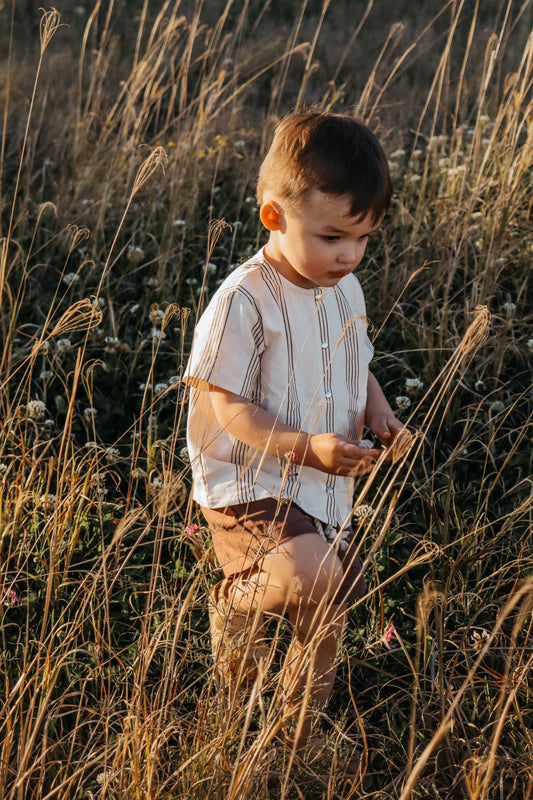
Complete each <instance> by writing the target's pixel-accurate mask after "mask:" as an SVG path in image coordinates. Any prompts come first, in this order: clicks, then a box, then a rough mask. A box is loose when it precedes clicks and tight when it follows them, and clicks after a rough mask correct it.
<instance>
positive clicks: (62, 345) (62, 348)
mask: <svg viewBox="0 0 533 800" xmlns="http://www.w3.org/2000/svg"><path fill="white" fill-rule="evenodd" d="M56 347H57V351H58V353H65V352H66V351H67V350H70V348H71V347H72V342H71V341H70V339H58V340H57V342H56Z"/></svg>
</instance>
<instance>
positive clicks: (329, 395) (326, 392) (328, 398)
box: [324, 389, 333, 400]
mask: <svg viewBox="0 0 533 800" xmlns="http://www.w3.org/2000/svg"><path fill="white" fill-rule="evenodd" d="M324 395H325V397H326V400H331V398H332V397H333V392H332V391H331V389H328V390H327V391H325V392H324Z"/></svg>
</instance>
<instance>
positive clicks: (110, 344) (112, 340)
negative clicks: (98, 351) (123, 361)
mask: <svg viewBox="0 0 533 800" xmlns="http://www.w3.org/2000/svg"><path fill="white" fill-rule="evenodd" d="M104 344H105V345H106V346H105V348H104V349H105V352H106V353H116V352H117V350H118V349H119V348H120V339H117V337H116V336H106V337H105V339H104Z"/></svg>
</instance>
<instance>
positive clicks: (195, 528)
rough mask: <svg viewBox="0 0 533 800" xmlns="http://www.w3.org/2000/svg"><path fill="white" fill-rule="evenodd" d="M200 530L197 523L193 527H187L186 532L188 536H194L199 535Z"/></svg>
mask: <svg viewBox="0 0 533 800" xmlns="http://www.w3.org/2000/svg"><path fill="white" fill-rule="evenodd" d="M199 530H200V526H199V525H197V524H196V522H193V523H192V525H187V527H186V528H185V532H186V533H187V535H188V536H194V534H195V533H198V531H199Z"/></svg>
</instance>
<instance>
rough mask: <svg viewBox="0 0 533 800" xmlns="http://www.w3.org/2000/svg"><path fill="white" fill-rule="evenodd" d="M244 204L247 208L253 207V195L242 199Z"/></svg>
mask: <svg viewBox="0 0 533 800" xmlns="http://www.w3.org/2000/svg"><path fill="white" fill-rule="evenodd" d="M244 202H245V203H246V204H247V205H249V206H251V205H254V203H255V197H254V196H253V195H251V194H249V195H248V197H245V198H244Z"/></svg>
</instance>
